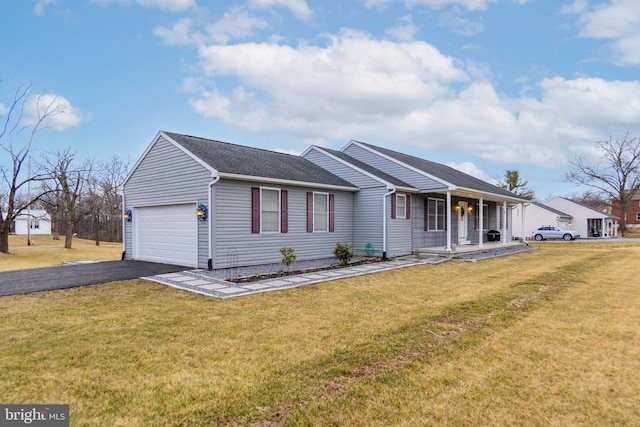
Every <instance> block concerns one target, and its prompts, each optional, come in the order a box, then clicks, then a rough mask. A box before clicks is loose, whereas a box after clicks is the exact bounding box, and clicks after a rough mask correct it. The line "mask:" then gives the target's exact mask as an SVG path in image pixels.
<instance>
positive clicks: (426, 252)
mask: <svg viewBox="0 0 640 427" xmlns="http://www.w3.org/2000/svg"><path fill="white" fill-rule="evenodd" d="M526 246H528V244H527V243H526V242H522V241H520V240H512V241H509V242H483V243H482V244H481V245H480V244H471V245H451V249H449V248H447V247H446V246H434V247H429V248H415V249H414V250H413V254H414V255H416V256H418V257H419V256H434V255H436V256H447V257H451V256H454V257H455V256H461V255H469V254H476V253H482V252H493V251H497V250H502V249H507V250H509V249H514V250H515V249H519V248H521V247H526Z"/></svg>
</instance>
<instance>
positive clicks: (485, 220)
mask: <svg viewBox="0 0 640 427" xmlns="http://www.w3.org/2000/svg"><path fill="white" fill-rule="evenodd" d="M478 206H479V205H478ZM479 220H480V209H476V230H477V229H478V222H479ZM482 229H483V230H488V229H489V206H488V205H482Z"/></svg>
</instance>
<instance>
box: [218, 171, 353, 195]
mask: <svg viewBox="0 0 640 427" xmlns="http://www.w3.org/2000/svg"><path fill="white" fill-rule="evenodd" d="M218 175H219V176H220V178H223V179H230V180H235V181H248V182H258V183H265V184H275V185H283V186H291V187H306V188H321V189H326V190H336V191H351V192H354V193H355V192H356V191H359V190H360V189H359V188H358V187H345V186H342V185H331V184H319V183H317V182H302V181H290V180H288V179H278V178H265V177H261V176H251V175H239V174H233V173H219V174H218Z"/></svg>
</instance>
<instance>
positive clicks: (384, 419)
mask: <svg viewBox="0 0 640 427" xmlns="http://www.w3.org/2000/svg"><path fill="white" fill-rule="evenodd" d="M536 246H539V247H540V248H541V250H538V251H529V252H526V253H521V254H517V255H510V256H507V257H501V258H495V259H490V260H484V261H481V262H474V263H470V262H447V263H444V264H439V265H423V266H418V267H411V268H407V269H402V270H395V271H390V272H386V273H379V274H375V275H368V276H360V277H356V278H350V279H345V280H338V281H334V282H324V283H320V284H317V285H313V286H308V287H304V288H298V289H294V290H289V291H284V292H273V293H266V294H258V295H253V296H250V297H245V298H238V299H231V300H217V299H212V298H207V297H203V296H199V295H194V294H189V293H186V292H183V291H179V290H175V289H172V288H167V287H163V286H161V285H157V284H154V283H151V282H147V281H144V280H135V281H129V282H117V283H111V284H107V285H100V286H92V287H86V288H78V289H71V290H65V291H53V292H47V293H38V294H31V295H21V296H12V297H3V298H0V366H2V369H1V370H0V401H1V402H5V403H67V404H69V405H70V410H71V424H72V425H113V426H117V425H122V426H148V425H175V426H183V425H193V426H197V425H201V426H209V425H246V424H252V425H265V426H266V425H301V424H303V425H363V426H364V425H366V426H371V425H373V426H375V425H380V426H383V425H384V426H386V425H465V424H469V425H545V426H546V425H638V424H640V405H638V398H637V396H638V395H640V378H639V377H638V375H637V373H638V372H639V371H640V332H639V331H638V327H637V325H638V324H640V288H639V285H638V284H637V278H636V276H637V271H638V268H639V267H640V261H638V260H639V259H640V246H638V245H637V244H633V243H616V242H611V243H609V242H607V243H603V242H598V243H587V242H583V243H581V244H569V245H558V244H547V243H541V244H536Z"/></svg>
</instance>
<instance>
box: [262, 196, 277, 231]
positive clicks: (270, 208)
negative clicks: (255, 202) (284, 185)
mask: <svg viewBox="0 0 640 427" xmlns="http://www.w3.org/2000/svg"><path fill="white" fill-rule="evenodd" d="M261 193H262V194H261V199H262V200H261V206H262V208H261V212H260V213H261V220H260V231H262V232H263V233H272V232H273V233H277V232H278V231H280V191H279V190H270V189H267V188H262V189H261Z"/></svg>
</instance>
